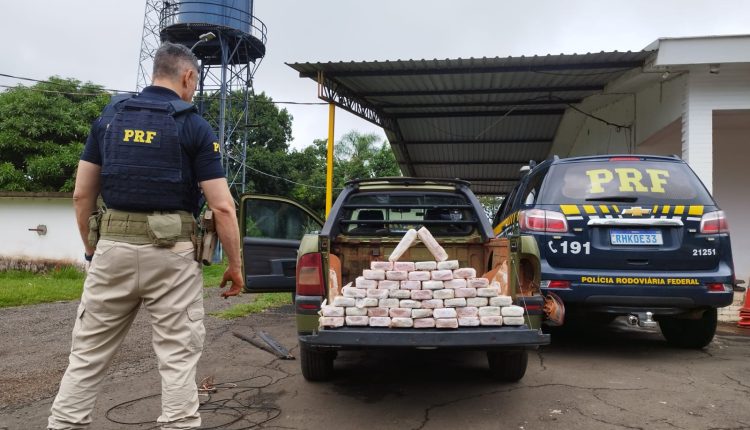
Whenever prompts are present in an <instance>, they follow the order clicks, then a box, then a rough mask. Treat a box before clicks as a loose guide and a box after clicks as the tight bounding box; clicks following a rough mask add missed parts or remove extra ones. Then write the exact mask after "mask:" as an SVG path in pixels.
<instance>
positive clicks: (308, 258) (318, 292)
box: [297, 252, 325, 297]
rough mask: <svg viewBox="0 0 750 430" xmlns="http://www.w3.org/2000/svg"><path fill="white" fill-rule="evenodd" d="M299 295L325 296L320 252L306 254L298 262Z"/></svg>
mask: <svg viewBox="0 0 750 430" xmlns="http://www.w3.org/2000/svg"><path fill="white" fill-rule="evenodd" d="M297 295H298V296H321V297H322V296H325V284H324V283H323V259H322V257H321V255H320V253H319V252H311V253H309V254H305V255H303V256H302V257H300V259H299V261H298V262H297Z"/></svg>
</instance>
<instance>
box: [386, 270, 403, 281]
mask: <svg viewBox="0 0 750 430" xmlns="http://www.w3.org/2000/svg"><path fill="white" fill-rule="evenodd" d="M408 274H409V272H407V271H406V270H389V271H387V272H385V278H386V279H390V280H391V281H405V280H407V279H408V278H407V276H408Z"/></svg>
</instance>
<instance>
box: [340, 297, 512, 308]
mask: <svg viewBox="0 0 750 430" xmlns="http://www.w3.org/2000/svg"><path fill="white" fill-rule="evenodd" d="M334 304H335V302H334ZM512 304H513V297H511V296H497V297H490V306H510V305H512Z"/></svg>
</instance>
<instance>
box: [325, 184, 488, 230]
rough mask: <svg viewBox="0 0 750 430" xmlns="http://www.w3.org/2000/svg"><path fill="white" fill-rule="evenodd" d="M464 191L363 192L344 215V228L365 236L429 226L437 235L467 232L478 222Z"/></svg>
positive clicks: (355, 197) (346, 205)
mask: <svg viewBox="0 0 750 430" xmlns="http://www.w3.org/2000/svg"><path fill="white" fill-rule="evenodd" d="M477 222H478V221H477V219H476V214H475V213H474V209H473V206H471V204H470V203H469V201H468V200H467V199H466V197H465V196H463V195H456V194H454V195H451V194H421V193H420V194H415V193H397V192H394V193H388V194H384V193H363V194H357V195H353V196H352V197H351V198H350V199H349V200H348V201H347V202H346V203H345V204H344V210H343V213H342V217H341V218H340V223H341V232H342V233H344V234H350V235H355V236H356V235H363V236H372V235H377V236H391V235H393V236H395V235H398V236H400V235H403V234H404V233H405V232H406V231H407V230H409V229H410V228H413V229H419V228H421V227H422V226H425V227H427V228H428V229H429V230H430V232H431V233H432V234H433V235H449V236H450V235H456V236H459V235H467V234H469V233H471V232H472V230H473V229H474V227H475V224H476V223H477Z"/></svg>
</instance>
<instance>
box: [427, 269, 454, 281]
mask: <svg viewBox="0 0 750 430" xmlns="http://www.w3.org/2000/svg"><path fill="white" fill-rule="evenodd" d="M430 277H431V278H432V280H433V281H450V280H451V279H453V271H452V270H433V271H432V272H430Z"/></svg>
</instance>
